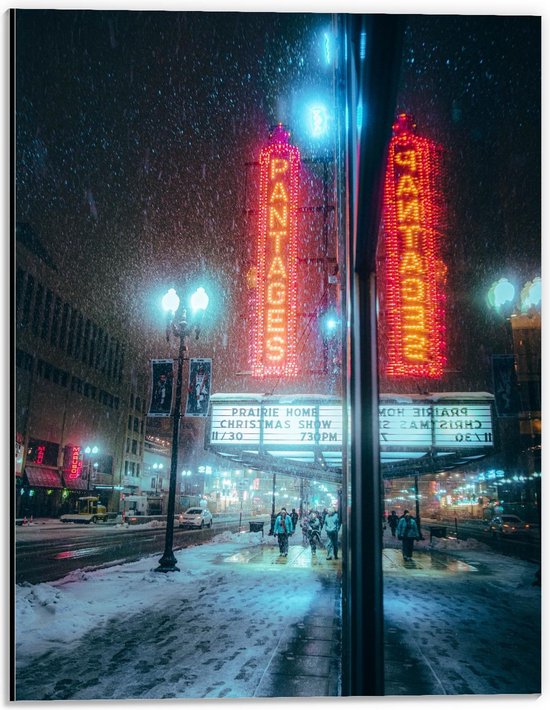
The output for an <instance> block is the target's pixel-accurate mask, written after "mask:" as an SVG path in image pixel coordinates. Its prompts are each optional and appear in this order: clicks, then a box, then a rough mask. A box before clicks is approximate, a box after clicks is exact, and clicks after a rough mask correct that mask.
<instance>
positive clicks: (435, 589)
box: [16, 533, 541, 700]
mask: <svg viewBox="0 0 550 710" xmlns="http://www.w3.org/2000/svg"><path fill="white" fill-rule="evenodd" d="M385 542H386V546H385V548H384V551H383V569H384V631H385V649H384V654H385V658H384V664H385V666H384V667H385V685H386V688H385V691H386V695H393V696H403V695H471V694H481V695H495V694H526V693H538V692H539V690H540V672H541V665H540V644H541V626H540V614H541V589H540V587H537V586H533V581H534V578H535V572H536V570H537V568H536V565H533V564H531V563H529V562H524V561H521V560H517V559H512V558H510V557H504V556H502V555H499V554H497V553H495V552H494V551H492V550H490V549H489V548H487V547H486V546H485V545H483V544H481V543H478V542H474V541H460V542H459V541H456V540H444V539H441V540H439V539H434V540H433V544H432V545H430V544H429V543H428V542H427V541H423V542H422V543H420V544H419V545H418V546H417V549H416V550H415V554H414V559H413V562H412V563H406V564H403V561H402V559H401V554H400V552H399V550H398V549H397V545H395V544H394V543H393V541H391V540H387V539H386V541H385ZM176 557H177V560H178V566H179V568H180V570H181V571H180V572H176V573H168V574H161V573H158V572H155V571H154V570H155V568H156V567H157V563H158V554H157V555H154V556H152V557H149V558H144V559H142V560H140V561H139V562H135V563H131V564H126V565H119V566H116V567H109V568H105V569H101V570H96V571H93V572H91V571H85V570H79V571H77V572H74V573H72V574H71V575H68V576H67V577H65V578H63V579H61V580H58V581H56V582H53V583H50V584H38V585H20V586H18V587H17V593H16V638H17V643H16V664H17V665H16V674H17V687H16V697H17V699H18V700H38V699H44V700H46V699H47V700H61V699H75V700H76V699H78V700H90V699H127V700H132V699H138V698H140V699H162V698H186V699H191V698H197V699H198V698H254V697H255V698H259V697H300V696H301V697H330V696H336V695H338V692H339V687H338V679H339V659H340V653H341V648H340V618H339V610H338V600H339V576H338V574H339V567H338V565H337V564H336V563H335V562H334V561H332V562H328V561H326V560H325V559H324V556H320V558H321V559H319V560H318V561H317V562H316V563H314V564H312V560H311V552H310V551H309V550H305V549H304V548H302V546H301V545H299V544H295V545H293V546H291V548H290V554H289V557H288V562H287V558H283V559H282V560H281V559H280V558H279V556H278V549H277V546H276V542H275V540H274V538H270V537H267V536H266V537H265V538H263V539H262V537H261V533H245V534H238V535H235V534H231V533H224V534H223V535H220V536H217V537H216V538H214V539H213V540H212V542H211V543H207V544H202V545H197V546H195V547H190V548H186V549H184V550H180V551H177V552H176Z"/></svg>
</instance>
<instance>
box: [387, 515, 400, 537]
mask: <svg viewBox="0 0 550 710" xmlns="http://www.w3.org/2000/svg"><path fill="white" fill-rule="evenodd" d="M398 523H399V516H398V515H397V513H396V512H395V510H392V512H391V513H390V514H389V515H388V525H389V526H390V530H391V535H392V537H395V531H396V530H397V525H398Z"/></svg>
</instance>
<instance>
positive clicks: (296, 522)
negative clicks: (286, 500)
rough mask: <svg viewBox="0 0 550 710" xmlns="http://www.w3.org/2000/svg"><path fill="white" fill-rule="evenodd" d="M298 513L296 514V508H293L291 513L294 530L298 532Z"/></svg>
mask: <svg viewBox="0 0 550 710" xmlns="http://www.w3.org/2000/svg"><path fill="white" fill-rule="evenodd" d="M298 517H299V516H298V513H297V512H296V508H292V512H291V513H290V519H291V520H292V530H296V525H297V524H298Z"/></svg>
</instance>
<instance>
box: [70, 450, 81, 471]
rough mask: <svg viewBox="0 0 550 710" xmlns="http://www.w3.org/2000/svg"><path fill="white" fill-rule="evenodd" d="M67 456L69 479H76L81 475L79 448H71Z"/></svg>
mask: <svg viewBox="0 0 550 710" xmlns="http://www.w3.org/2000/svg"><path fill="white" fill-rule="evenodd" d="M69 456H70V458H69V478H78V477H79V476H80V474H81V473H82V459H81V458H80V446H71V447H70V454H69Z"/></svg>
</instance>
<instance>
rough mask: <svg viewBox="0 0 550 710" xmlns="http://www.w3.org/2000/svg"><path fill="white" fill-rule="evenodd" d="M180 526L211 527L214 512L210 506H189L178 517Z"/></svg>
mask: <svg viewBox="0 0 550 710" xmlns="http://www.w3.org/2000/svg"><path fill="white" fill-rule="evenodd" d="M178 521H179V526H180V528H204V527H207V528H211V527H212V513H211V512H210V511H209V510H208V508H188V509H187V510H186V511H185V513H180V514H179V517H178Z"/></svg>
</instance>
